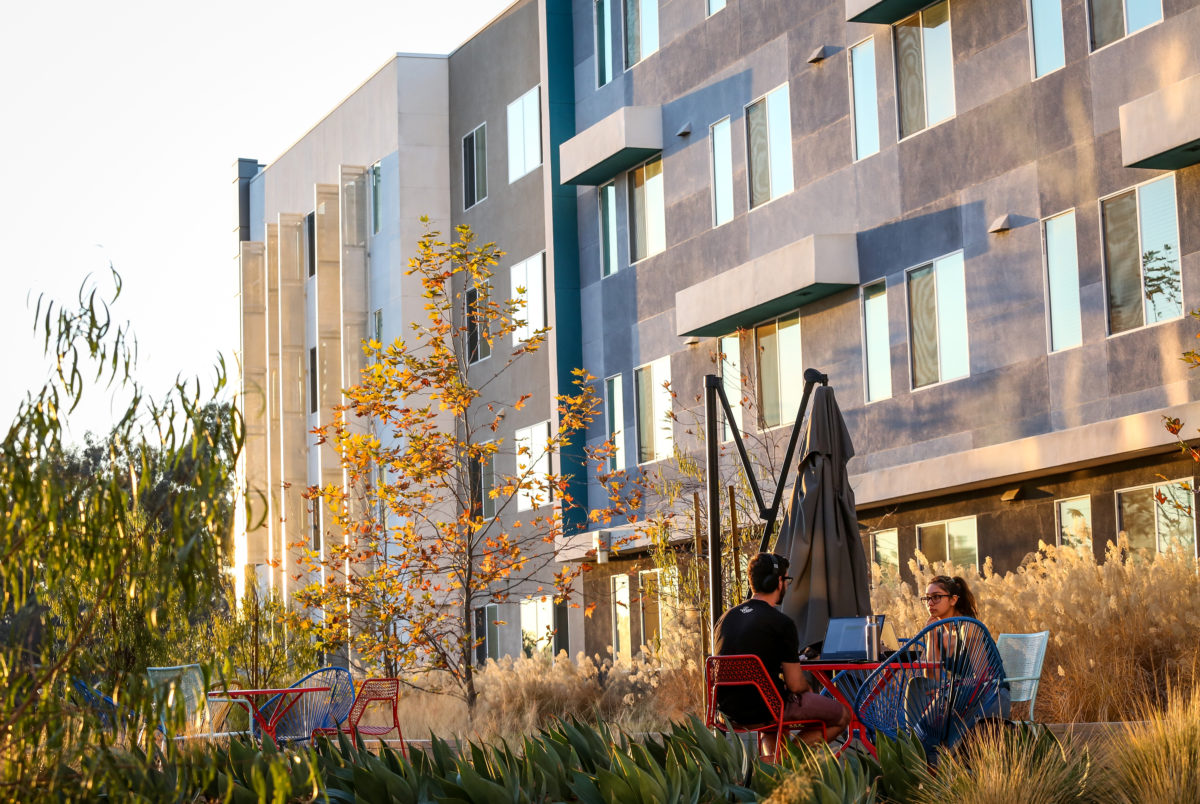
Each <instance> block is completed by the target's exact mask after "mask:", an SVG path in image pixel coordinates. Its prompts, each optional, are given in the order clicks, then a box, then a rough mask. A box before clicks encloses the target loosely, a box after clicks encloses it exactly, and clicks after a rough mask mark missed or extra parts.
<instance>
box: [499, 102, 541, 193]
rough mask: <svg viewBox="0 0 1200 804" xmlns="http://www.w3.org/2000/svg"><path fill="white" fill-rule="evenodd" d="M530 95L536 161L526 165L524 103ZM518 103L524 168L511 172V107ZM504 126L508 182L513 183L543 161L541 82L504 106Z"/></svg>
mask: <svg viewBox="0 0 1200 804" xmlns="http://www.w3.org/2000/svg"><path fill="white" fill-rule="evenodd" d="M530 95H533V96H534V99H533V104H534V108H535V109H536V111H537V133H536V141H537V162H536V163H534V164H528V165H527V164H525V161H524V157H525V156H526V155H527V154H526V151H527V149H528V146H529V132H527V131H526V130H525V123H526V122H527V119H526V111H527V110H526V108H525V104H526V102H527V100H528V98H529V96H530ZM518 104H520V120H521V155H522V161H521V166H522V167H523V168H524V170H523V171H522V172H520V173H514V172H513V130H512V129H513V125H512V122H513V116H512V110H513V107H514V106H517V105H518ZM505 128H506V129H507V130H506V132H505V133H506V134H507V136H508V142H507V143H506V144H507V145H508V183H509V184H514V183H516V182H518V181H520V180H521V179H523V178H525V177H526V176H528V175H529V174H530V173H533V172H534V171H535V170H537V169H538V168H540V167H541V166H542V163H543V162H544V161H545V155H544V154H543V153H542V85H541V84H534V86H533V88H532V89H529V90H526V91H525V92H522V93H521V94H520V95H518V96H517V97H516V99H515V100H513V102H512V103H510V104H508V106H507V107H506V108H505Z"/></svg>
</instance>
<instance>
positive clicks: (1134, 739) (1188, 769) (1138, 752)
mask: <svg viewBox="0 0 1200 804" xmlns="http://www.w3.org/2000/svg"><path fill="white" fill-rule="evenodd" d="M1142 716H1143V717H1144V720H1142V721H1141V722H1134V723H1129V724H1128V725H1127V726H1126V730H1125V734H1124V735H1122V736H1121V737H1117V738H1115V739H1114V740H1113V741H1112V742H1111V743H1110V745H1109V748H1108V752H1107V754H1106V756H1107V764H1108V766H1109V775H1110V776H1111V779H1112V785H1113V795H1112V800H1113V801H1118V802H1128V803H1129V804H1143V803H1144V802H1158V801H1164V802H1165V801H1195V800H1197V797H1198V796H1200V691H1197V690H1195V689H1192V690H1191V691H1190V693H1186V694H1185V693H1184V691H1183V690H1182V689H1178V688H1176V689H1173V690H1172V691H1171V692H1170V694H1169V695H1168V697H1167V703H1166V705H1165V707H1163V708H1157V707H1153V706H1151V705H1150V704H1149V703H1147V704H1146V705H1145V706H1144V708H1143V710H1142Z"/></svg>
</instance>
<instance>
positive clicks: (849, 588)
mask: <svg viewBox="0 0 1200 804" xmlns="http://www.w3.org/2000/svg"><path fill="white" fill-rule="evenodd" d="M853 455H854V444H853V443H852V442H851V441H850V433H849V432H847V430H846V422H845V420H843V419H842V412H841V410H839V409H838V404H837V399H835V398H834V395H833V389H832V388H830V387H828V386H825V385H822V386H819V387H818V388H817V389H816V391H815V392H814V393H813V405H812V413H811V414H810V416H809V419H808V433H807V434H806V435H805V437H804V452H803V457H802V458H801V460H800V466H799V468H798V470H797V471H798V472H799V477H798V478H797V480H796V485H795V488H793V490H792V500H791V503H790V504H789V505H788V510H787V515H786V516H785V517H784V520H783V524H782V525H781V526H780V528H779V537H778V538H777V539H776V541H775V552H776V553H778V554H779V555H781V556H784V557H785V558H787V559H788V561H789V562H791V563H790V567H789V570H788V571H789V573H790V574H791V575H792V577H793V578H794V579H795V580H794V581H793V582H792V585H791V587H790V588H789V589H788V592H787V595H786V596H785V597H784V599H783V605H782V609H783V613H784V614H786V615H788V616H789V617H791V618H792V620H793V621H794V622H795V623H796V630H797V631H798V632H799V635H800V644H801V645H802V646H807V645H811V644H813V643H815V642H820V641H822V640H823V639H825V629H826V628H827V627H828V625H829V620H830V618H832V617H855V616H861V615H866V614H870V613H871V595H870V588H869V587H868V577H869V573H868V572H867V557H866V554H865V553H864V552H863V546H862V540H861V539H860V538H859V533H858V515H857V513H855V510H854V491H853V490H852V489H851V488H850V478H849V475H848V474H847V472H846V463H847V462H848V461H849V460H850V458H851V457H852V456H853Z"/></svg>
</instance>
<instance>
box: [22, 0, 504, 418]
mask: <svg viewBox="0 0 1200 804" xmlns="http://www.w3.org/2000/svg"><path fill="white" fill-rule="evenodd" d="M511 2H512V0H437V2H427V1H426V0H391V1H390V2H383V1H382V0H361V1H360V0H343V2H339V3H333V2H320V3H318V2H314V1H313V0H292V1H291V2H286V3H285V2H281V1H279V0H276V1H275V2H260V0H240V1H239V2H233V1H232V0H206V2H204V3H192V4H180V3H166V2H162V0H152V2H134V0H111V1H110V2H106V3H96V2H94V1H89V2H82V1H81V0H68V2H57V3H53V2H40V3H35V2H26V3H16V4H12V5H11V7H10V8H6V10H5V21H4V24H3V25H2V26H0V76H2V78H0V176H2V177H3V184H4V189H3V191H0V242H2V243H3V244H4V255H3V259H2V260H0V280H2V285H0V338H2V342H3V344H4V346H5V349H6V351H7V353H8V354H7V358H8V359H7V360H6V361H5V362H6V366H5V371H4V373H3V375H2V376H3V379H2V380H0V437H2V434H3V432H5V431H6V430H7V426H8V424H9V422H11V421H12V418H13V416H14V415H15V414H16V411H17V408H18V405H19V404H20V402H21V400H22V399H24V398H25V396H26V394H27V392H28V391H29V390H31V389H34V388H40V387H41V385H42V383H43V382H44V380H45V378H46V376H47V374H48V371H49V366H48V363H47V361H46V359H45V357H44V356H43V353H42V349H41V342H40V341H38V340H37V339H36V338H35V337H34V330H33V317H34V312H33V311H34V305H35V304H36V302H37V299H38V297H39V296H44V297H45V298H48V299H53V300H56V301H59V302H67V303H70V302H71V301H73V300H74V299H75V298H76V296H77V294H78V291H79V289H80V287H81V285H83V284H84V283H85V282H86V281H89V280H88V277H89V274H90V275H91V277H92V278H91V280H90V281H91V282H92V284H93V285H95V286H96V287H97V288H98V289H99V290H100V291H101V293H109V294H111V291H112V287H113V284H112V281H111V280H110V278H109V275H108V266H109V265H110V264H111V265H112V266H113V267H114V268H115V269H116V270H117V271H118V272H119V273H120V275H121V279H122V281H123V289H122V293H121V296H120V298H119V300H118V301H117V302H116V304H115V306H114V307H113V317H114V319H115V320H116V321H118V322H128V323H129V325H130V327H131V329H132V331H133V334H134V335H135V337H136V339H137V344H138V371H137V377H138V380H139V381H140V382H141V383H142V385H144V386H145V387H146V388H147V389H148V390H149V391H150V393H151V395H153V396H160V395H161V392H162V391H165V390H166V389H169V388H170V387H171V385H172V384H173V383H174V381H175V380H176V378H177V377H182V378H193V377H199V378H200V380H201V383H202V384H203V385H204V386H205V387H209V388H211V386H212V384H213V381H214V379H215V376H216V373H215V370H214V366H215V365H216V363H217V360H218V357H219V356H220V355H223V356H224V358H225V363H226V365H227V367H229V368H230V371H231V374H232V372H233V371H235V370H236V363H235V361H234V351H235V350H236V349H237V346H238V306H237V305H238V300H237V278H238V273H237V261H236V259H235V257H236V254H237V243H236V240H235V234H234V227H235V225H236V223H237V199H236V195H235V188H234V184H233V179H234V175H235V162H236V160H237V159H238V157H247V158H254V159H258V160H259V161H260V162H264V163H270V162H271V161H273V160H274V159H275V158H276V157H277V156H278V155H279V154H281V153H282V152H284V151H285V150H287V148H288V147H289V146H290V145H291V144H292V143H294V142H295V141H296V140H298V139H299V138H300V137H301V136H302V135H303V134H304V133H305V132H306V131H307V130H308V129H309V128H311V127H312V126H313V125H314V124H316V123H317V122H318V121H319V120H320V119H321V118H322V117H323V116H324V115H325V114H327V113H328V112H329V111H331V110H332V109H333V108H334V107H335V106H336V105H337V104H338V103H339V102H340V101H341V100H342V99H343V98H344V97H346V96H347V95H349V94H350V93H351V92H352V91H353V90H354V89H355V88H357V87H358V86H359V85H360V84H361V83H362V82H363V81H365V80H366V79H367V78H369V77H370V76H371V74H373V73H374V72H375V71H376V70H377V69H379V68H380V67H381V66H383V64H384V63H386V62H387V61H388V60H389V59H390V58H391V57H392V56H393V55H395V54H396V53H397V52H410V53H449V52H450V51H452V50H453V49H454V48H455V47H457V46H458V45H459V44H461V43H462V42H463V41H465V40H466V39H468V38H470V36H471V35H472V34H474V33H475V32H476V31H478V30H479V29H480V28H482V27H483V26H484V25H485V24H487V22H488V21H490V20H491V19H492V18H494V17H495V16H496V15H497V14H499V13H500V12H501V11H503V9H504V8H505V7H507V6H508V5H509V4H510V3H511ZM231 379H234V380H236V378H232V377H231ZM234 384H235V385H236V382H234ZM116 406H117V405H116V403H114V402H113V401H112V399H111V398H110V396H109V395H107V394H106V393H104V392H90V396H89V398H88V399H86V400H85V403H84V404H83V405H82V406H81V407H80V409H79V411H77V413H76V414H75V415H74V416H73V417H71V418H70V419H69V430H70V434H71V436H72V437H73V438H74V439H76V440H78V439H80V438H81V437H82V436H83V433H84V432H85V431H86V430H92V431H94V432H104V431H106V430H107V429H108V427H109V426H110V425H111V424H112V422H113V419H114V409H115V408H116Z"/></svg>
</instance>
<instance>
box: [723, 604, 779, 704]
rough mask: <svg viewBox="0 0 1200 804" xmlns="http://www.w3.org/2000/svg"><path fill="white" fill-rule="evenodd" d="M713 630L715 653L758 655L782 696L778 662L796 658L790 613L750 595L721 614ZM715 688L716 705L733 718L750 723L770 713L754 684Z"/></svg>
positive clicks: (724, 654)
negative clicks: (714, 632)
mask: <svg viewBox="0 0 1200 804" xmlns="http://www.w3.org/2000/svg"><path fill="white" fill-rule="evenodd" d="M716 633H717V638H716V644H715V648H716V653H717V655H718V656H733V655H736V654H742V653H752V654H754V655H755V656H758V657H759V658H760V659H762V663H763V665H764V666H765V667H766V668H767V674H768V675H769V676H771V678H772V679H774V680H775V686H776V687H778V688H779V692H780V694H781V695H784V696H786V694H787V688H786V687H785V686H784V683H783V679H782V678H781V675H782V673H783V667H782V664H783V663H784V662H798V661H800V638H799V637H798V636H797V635H796V624H795V623H793V622H792V619H791V618H790V617H788V616H787V615H786V614H783V613H782V612H780V611H779V610H778V609H776V608H775V607H774V606H771V605H769V604H768V603H766V602H764V601H762V600H755V599H753V598H752V599H750V600H747V601H746V602H745V603H742V604H740V605H737V606H734V607H733V608H731V609H730V610H729V611H727V612H725V613H724V614H723V615H721V619H719V620H717V629H716ZM717 692H718V695H717V706H718V707H719V708H720V710H721V711H722V712H724V713H725V715H726V716H728V717H729V718H731V719H732V720H733V721H734V722H736V723H740V724H743V725H754V724H758V723H766V722H769V721H770V720H771V713H770V712H769V711H768V710H767V707H766V705H765V704H764V703H763V702H762V697H761V696H760V695H759V694H758V690H756V689H754V687H721V688H720V689H719V690H718V691H717Z"/></svg>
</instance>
